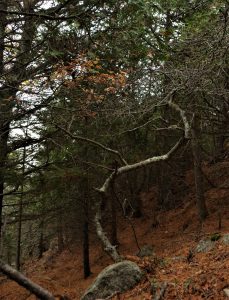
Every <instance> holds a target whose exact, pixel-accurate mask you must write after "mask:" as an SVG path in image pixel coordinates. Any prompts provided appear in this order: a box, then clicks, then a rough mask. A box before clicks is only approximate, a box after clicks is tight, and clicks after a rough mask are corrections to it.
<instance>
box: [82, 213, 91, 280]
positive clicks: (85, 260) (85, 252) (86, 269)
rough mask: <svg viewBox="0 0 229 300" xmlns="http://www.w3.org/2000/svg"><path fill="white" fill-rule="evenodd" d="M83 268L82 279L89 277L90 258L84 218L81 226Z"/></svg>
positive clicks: (86, 224)
mask: <svg viewBox="0 0 229 300" xmlns="http://www.w3.org/2000/svg"><path fill="white" fill-rule="evenodd" d="M83 268H84V278H87V277H89V276H90V275H91V269H90V256H89V223H88V220H87V219H86V218H85V220H84V225H83Z"/></svg>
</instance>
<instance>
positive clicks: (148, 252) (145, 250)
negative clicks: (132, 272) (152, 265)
mask: <svg viewBox="0 0 229 300" xmlns="http://www.w3.org/2000/svg"><path fill="white" fill-rule="evenodd" d="M153 255H154V251H153V246H151V245H145V246H143V247H142V248H141V249H140V251H139V252H138V253H137V256H139V257H141V258H142V257H146V256H153Z"/></svg>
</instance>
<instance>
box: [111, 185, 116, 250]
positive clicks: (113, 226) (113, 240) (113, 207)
mask: <svg viewBox="0 0 229 300" xmlns="http://www.w3.org/2000/svg"><path fill="white" fill-rule="evenodd" d="M115 201H116V197H115V187H114V182H112V184H111V198H110V204H111V244H112V245H118V237H117V213H116V205H115Z"/></svg>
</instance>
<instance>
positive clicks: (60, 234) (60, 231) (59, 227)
mask: <svg viewBox="0 0 229 300" xmlns="http://www.w3.org/2000/svg"><path fill="white" fill-rule="evenodd" d="M62 216H63V215H62V214H61V215H60V216H59V218H58V224H57V243H58V252H62V251H63V250H64V233H63V221H62Z"/></svg>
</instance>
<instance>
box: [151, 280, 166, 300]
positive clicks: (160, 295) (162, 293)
mask: <svg viewBox="0 0 229 300" xmlns="http://www.w3.org/2000/svg"><path fill="white" fill-rule="evenodd" d="M167 286H168V283H167V282H164V283H163V284H162V287H161V290H160V293H159V294H158V295H156V296H155V297H154V300H161V299H162V298H163V297H164V294H165V291H166V289H167Z"/></svg>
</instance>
